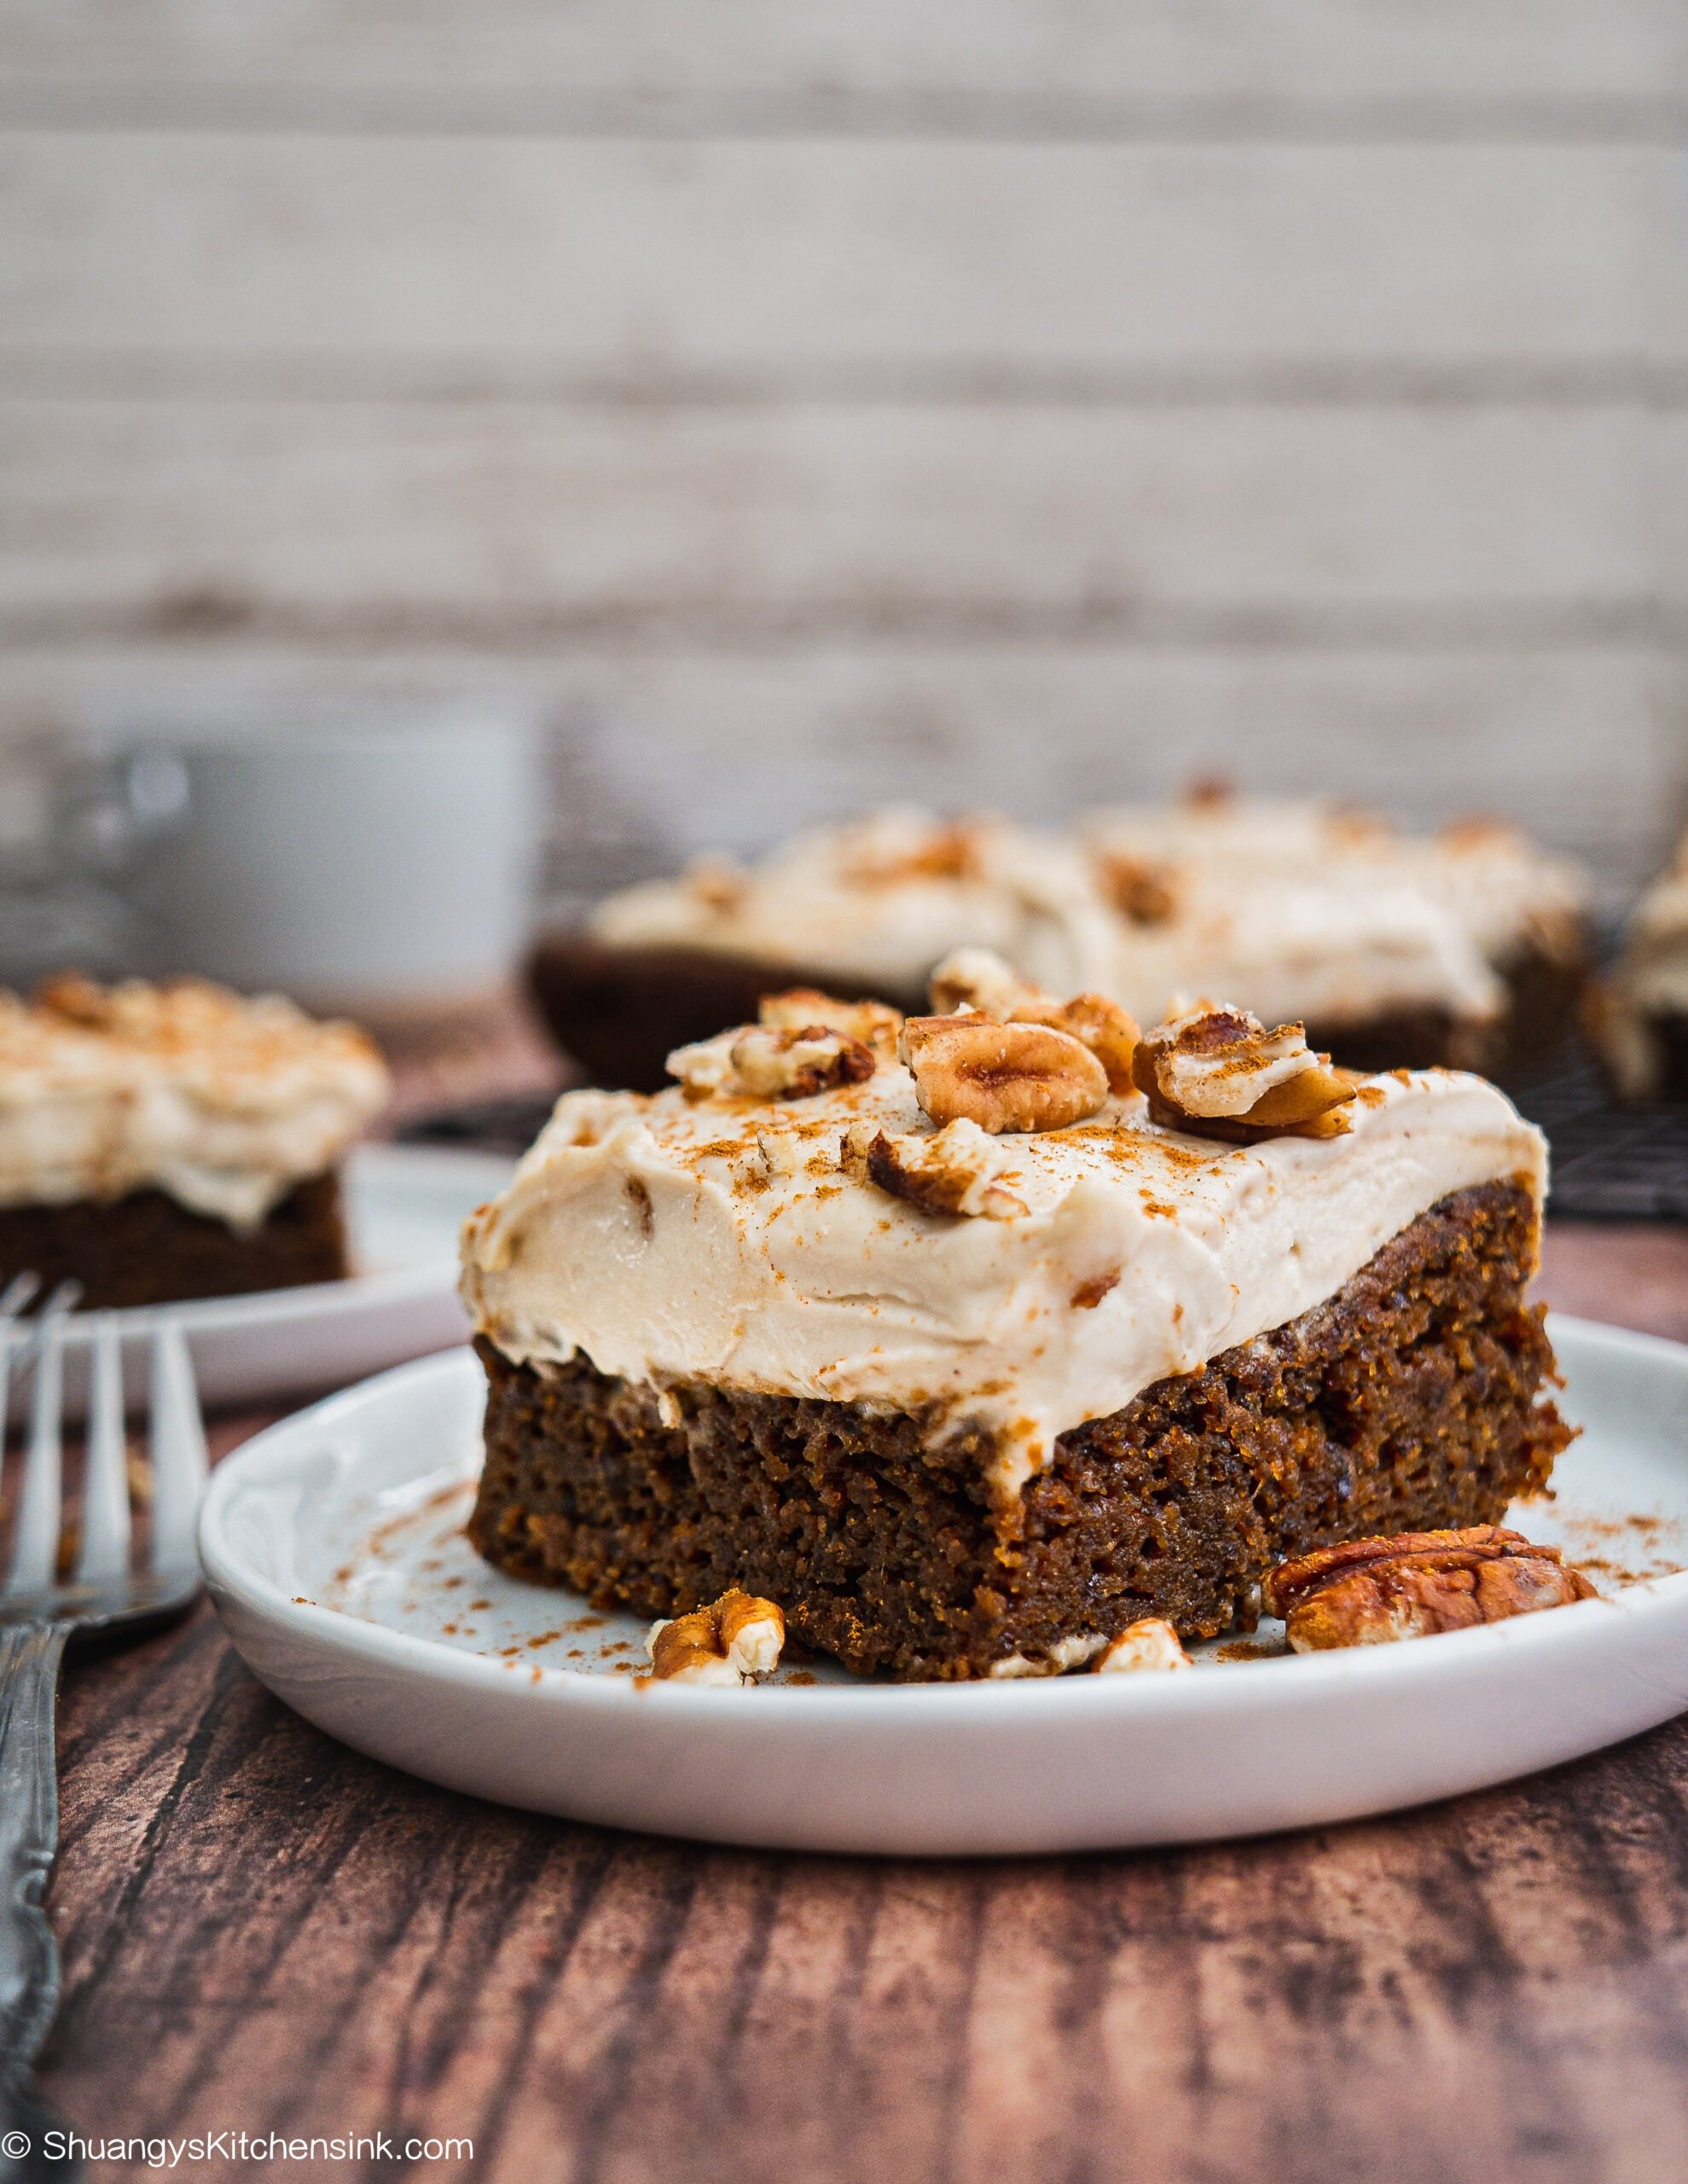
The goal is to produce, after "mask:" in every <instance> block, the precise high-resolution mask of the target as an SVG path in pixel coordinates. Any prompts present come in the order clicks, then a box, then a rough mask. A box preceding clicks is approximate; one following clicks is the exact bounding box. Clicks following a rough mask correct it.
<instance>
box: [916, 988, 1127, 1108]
mask: <svg viewBox="0 0 1688 2184" xmlns="http://www.w3.org/2000/svg"><path fill="white" fill-rule="evenodd" d="M900 1051H901V1053H902V1058H903V1060H905V1061H906V1062H907V1063H908V1066H909V1068H910V1070H912V1071H913V1072H914V1089H915V1091H916V1093H917V1094H918V1095H919V1101H920V1105H921V1106H922V1107H924V1108H925V1111H926V1112H927V1113H928V1114H929V1115H930V1116H931V1118H932V1120H933V1121H934V1122H935V1123H938V1124H944V1123H953V1122H960V1121H966V1122H972V1123H977V1124H978V1126H979V1128H980V1129H981V1130H989V1132H990V1134H991V1136H997V1135H998V1134H999V1133H1001V1132H1002V1131H1004V1130H1063V1129H1064V1128H1065V1127H1066V1125H1067V1124H1069V1123H1076V1122H1082V1121H1083V1119H1084V1118H1085V1117H1086V1116H1087V1115H1093V1114H1094V1113H1095V1112H1096V1110H1097V1109H1098V1108H1099V1107H1100V1106H1101V1105H1102V1103H1103V1101H1105V1099H1106V1098H1107V1096H1108V1076H1107V1072H1106V1071H1105V1069H1104V1068H1103V1066H1102V1065H1101V1063H1100V1062H1099V1061H1098V1060H1097V1059H1096V1057H1095V1055H1094V1054H1092V1053H1091V1051H1090V1049H1089V1048H1088V1047H1087V1046H1085V1045H1083V1044H1082V1042H1081V1041H1079V1040H1077V1039H1076V1038H1074V1037H1072V1035H1071V1033H1070V1032H1068V1031H1055V1030H1053V1029H1052V1028H1051V1027H1050V1026H1049V1025H1047V1024H998V1023H996V1022H995V1021H994V1020H993V1019H991V1018H989V1017H988V1016H979V1015H963V1016H911V1017H910V1018H909V1019H908V1022H907V1023H906V1024H905V1025H903V1027H902V1041H901V1043H900Z"/></svg>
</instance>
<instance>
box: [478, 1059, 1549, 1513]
mask: <svg viewBox="0 0 1688 2184" xmlns="http://www.w3.org/2000/svg"><path fill="white" fill-rule="evenodd" d="M867 1117H872V1118H876V1119H877V1120H878V1121H879V1123H880V1124H882V1125H883V1127H884V1128H885V1130H887V1131H889V1132H891V1133H909V1132H913V1133H918V1134H922V1135H924V1134H925V1133H927V1132H929V1131H930V1130H931V1124H930V1123H929V1122H928V1121H927V1120H926V1118H925V1116H924V1115H923V1114H922V1113H921V1112H920V1110H919V1107H918V1105H917V1103H916V1101H915V1097H914V1083H913V1080H912V1078H911V1077H910V1076H909V1074H908V1071H907V1070H905V1069H903V1068H902V1067H901V1066H897V1065H896V1064H891V1063H885V1064H882V1065H881V1066H880V1067H879V1070H878V1071H877V1072H876V1073H875V1074H874V1075H873V1077H871V1078H869V1079H868V1080H867V1082H866V1083H862V1084H860V1085H856V1086H853V1087H850V1088H847V1089H842V1090H838V1091H834V1092H830V1093H826V1094H822V1095H819V1096H817V1097H815V1098H810V1099H806V1100H794V1101H787V1102H777V1101H772V1102H770V1101H748V1100H743V1099H732V1098H723V1097H721V1096H718V1095H717V1096H713V1097H710V1098H706V1099H701V1100H695V1099H694V1100H688V1099H687V1098H686V1096H685V1095H683V1094H682V1092H681V1091H680V1090H679V1089H677V1088H676V1089H670V1090H668V1091H664V1092H661V1093H658V1094H656V1095H653V1096H650V1097H648V1098H647V1097H642V1096H641V1095H637V1094H633V1093H601V1092H576V1093H571V1094H568V1095H565V1097H564V1098H563V1099H562V1100H561V1101H560V1102H559V1104H558V1107H557V1109H556V1112H555V1113H554V1117H553V1118H552V1120H551V1122H550V1124H548V1127H547V1129H546V1130H545V1131H544V1132H543V1134H542V1136H541V1137H540V1138H539V1140H538V1141H537V1143H536V1144H535V1145H534V1147H532V1149H531V1152H530V1153H528V1154H527V1156H526V1158H525V1159H524V1160H523V1161H522V1163H521V1165H520V1167H519V1170H517V1173H516V1176H515V1178H514V1180H513V1182H512V1184H511V1186H510V1188H508V1190H507V1191H506V1192H505V1193H504V1194H503V1195H502V1197H501V1198H499V1199H496V1201H495V1202H494V1203H493V1204H491V1205H488V1206H484V1207H483V1208H482V1209H481V1210H480V1211H479V1212H478V1213H477V1214H476V1215H475V1216H474V1217H473V1218H472V1220H471V1221H470V1222H469V1223H468V1225H467V1229H466V1230H465V1233H464V1240H463V1293H464V1296H465V1298H466V1300H467V1304H468V1305H469V1309H470V1311H471V1313H472V1315H473V1318H474V1321H475V1323H476V1325H477V1327H478V1328H479V1330H480V1331H481V1332H482V1333H484V1334H485V1335H487V1336H488V1337H489V1338H490V1339H491V1341H492V1342H493V1343H494V1344H495V1345H496V1346H497V1347H498V1348H499V1349H500V1350H502V1351H503V1352H504V1353H505V1355H506V1356H509V1357H511V1358H513V1359H516V1360H518V1361H527V1362H546V1361H561V1360H565V1359H567V1358H570V1357H571V1356H575V1355H576V1354H577V1353H580V1354H583V1355H584V1356H586V1357H587V1358H588V1359H589V1360H590V1362H592V1363H593V1364H594V1365H595V1367H597V1368H598V1369H599V1370H600V1371H601V1372H604V1373H607V1374H617V1375H620V1376H623V1377H624V1378H627V1379H629V1380H636V1381H641V1382H648V1383H654V1384H655V1385H658V1386H659V1387H660V1386H663V1385H665V1384H672V1383H675V1382H682V1381H703V1382H708V1383H711V1384H712V1385H717V1386H722V1387H728V1388H733V1389H737V1390H753V1391H763V1392H769V1393H774V1394H779V1395H788V1396H808V1397H823V1398H828V1399H831V1400H834V1401H840V1402H848V1403H867V1404H869V1405H872V1406H874V1407H878V1408H883V1409H889V1410H895V1411H908V1410H925V1409H927V1408H928V1407H930V1409H931V1414H932V1415H933V1418H934V1420H935V1421H936V1422H935V1426H934V1430H935V1431H937V1432H943V1431H944V1430H947V1428H948V1426H961V1425H966V1424H977V1425H978V1426H982V1427H983V1428H985V1429H987V1430H988V1432H989V1434H990V1435H991V1436H992V1445H993V1446H994V1448H995V1451H996V1453H995V1456H994V1458H993V1460H992V1477H993V1479H994V1482H995V1486H996V1489H997V1490H998V1491H999V1492H1001V1493H1002V1494H1005V1495H1012V1493H1014V1492H1017V1491H1018V1487H1019V1485H1020V1484H1021V1483H1022V1482H1023V1480H1024V1478H1026V1477H1027V1476H1029V1475H1030V1472H1033V1471H1034V1470H1035V1469H1036V1467H1038V1466H1039V1465H1041V1463H1043V1462H1044V1461H1047V1457H1048V1455H1049V1452H1050V1449H1052V1447H1053V1443H1054V1441H1055V1438H1056V1437H1057V1436H1058V1435H1059V1434H1060V1433H1062V1432H1064V1431H1066V1430H1067V1429H1068V1428H1070V1427H1071V1426H1077V1425H1079V1424H1080V1423H1082V1421H1083V1420H1086V1419H1089V1418H1096V1417H1101V1416H1105V1415H1106V1414H1109V1413H1110V1412H1112V1411H1115V1410H1117V1409H1120V1408H1121V1406H1122V1405H1123V1404H1125V1403H1128V1402H1129V1401H1130V1400H1131V1399H1132V1397H1134V1396H1136V1395H1138V1394H1140V1392H1141V1391H1143V1389H1145V1388H1146V1387H1147V1386H1149V1385H1151V1383H1152V1382H1154V1381H1156V1380H1160V1379H1162V1378H1163V1376H1165V1375H1167V1374H1174V1373H1183V1372H1188V1371H1191V1370H1192V1369H1194V1368H1197V1367H1198V1366H1200V1365H1201V1364H1203V1363H1204V1362H1205V1361H1206V1360H1208V1359H1209V1358H1210V1357H1213V1356H1215V1355H1217V1354H1218V1353H1219V1352H1220V1351H1221V1350H1226V1349H1228V1348H1230V1347H1231V1346H1232V1345H1234V1344H1237V1343H1240V1342H1244V1341H1247V1340H1248V1339H1250V1338H1251V1337H1253V1336H1255V1335H1257V1334H1260V1333H1263V1332H1265V1331H1266V1330H1267V1329H1268V1328H1271V1327H1278V1326H1280V1325H1281V1324H1283V1322H1285V1321H1287V1320H1291V1319H1293V1318H1294V1317H1296V1315H1297V1314H1299V1313H1301V1312H1304V1311H1306V1310H1308V1309H1309V1308H1310V1307H1311V1306H1313V1305H1314V1304H1319V1303H1320V1302H1321V1301H1322V1300H1323V1299H1325V1298H1328V1297H1330V1296H1331V1295H1332V1294H1333V1293H1334V1292H1336V1291H1337V1289H1339V1288H1340V1287H1342V1285H1343V1283H1344V1282H1345V1281H1348V1280H1349V1277H1350V1276H1351V1275H1354V1274H1355V1273H1356V1272H1357V1271H1358V1270H1359V1269H1360V1267H1362V1266H1363V1265H1364V1264H1365V1263H1366V1260H1368V1259H1369V1258H1371V1257H1372V1254H1373V1252H1376V1251H1377V1250H1378V1247H1379V1246H1381V1245H1383V1243H1384V1242H1386V1241H1387V1240H1388V1239H1389V1237H1391V1236H1393V1235H1395V1234H1396V1233H1397V1232H1398V1231H1399V1230H1400V1229H1402V1228H1404V1227H1405V1226H1406V1225H1407V1223H1409V1222H1410V1221H1412V1220H1413V1219H1414V1218H1415V1217H1417V1216H1418V1214H1420V1213H1423V1212H1424V1211H1426V1209H1427V1208H1429V1207H1430V1206H1431V1205H1434V1204H1435V1203H1436V1201H1437V1199H1441V1198H1443V1197H1445V1196H1446V1195H1447V1194H1448V1193H1449V1192H1452V1191H1456V1190H1459V1189H1461V1188H1465V1186H1466V1185H1469V1184H1473V1183H1481V1182H1488V1181H1491V1180H1493V1179H1495V1178H1499V1177H1507V1178H1510V1177H1517V1178H1519V1179H1520V1180H1521V1181H1523V1182H1526V1183H1527V1184H1528V1188H1530V1189H1531V1190H1532V1191H1533V1192H1534V1194H1536V1196H1537V1198H1538V1199H1540V1194H1541V1193H1542V1191H1543V1189H1544V1187H1545V1181H1546V1146H1545V1142H1544V1141H1543V1139H1542V1138H1541V1136H1540V1133H1539V1132H1538V1131H1536V1130H1534V1129H1533V1128H1532V1127H1531V1126H1530V1125H1529V1124H1528V1123H1526V1122H1524V1121H1523V1119H1522V1118H1521V1117H1520V1116H1519V1115H1518V1114H1517V1111H1516V1110H1515V1109H1514V1108H1513V1107H1512V1106H1511V1103H1510V1102H1509V1101H1507V1100H1506V1099H1505V1096H1504V1095H1502V1094H1501V1093H1499V1092H1498V1091H1496V1090H1495V1089H1494V1087H1493V1086H1492V1085H1489V1084H1488V1083H1484V1082H1483V1081H1482V1079H1480V1078H1478V1077H1470V1076H1466V1075H1464V1074H1460V1073H1455V1072H1443V1071H1436V1070H1430V1071H1424V1072H1417V1073H1412V1074H1408V1073H1406V1072H1397V1073H1394V1074H1391V1075H1389V1076H1384V1077H1374V1078H1371V1079H1369V1080H1367V1081H1366V1083H1365V1084H1364V1085H1363V1086H1362V1087H1361V1088H1360V1091H1359V1093H1358V1095H1357V1098H1356V1102H1355V1107H1354V1128H1353V1130H1352V1131H1351V1132H1350V1133H1349V1134H1348V1135H1346V1136H1341V1137H1337V1138H1332V1139H1329V1140H1325V1141H1317V1142H1315V1141H1311V1140H1308V1139H1303V1138H1295V1137H1284V1138H1279V1139H1276V1140H1274V1141H1271V1142H1268V1143H1265V1144H1260V1145H1255V1146H1250V1147H1241V1146H1233V1145H1226V1144H1221V1143H1219V1142H1216V1141H1214V1140H1211V1139H1208V1138H1203V1137H1197V1136H1187V1135H1185V1134H1183V1133H1181V1132H1175V1131H1171V1130H1164V1129H1162V1128H1160V1127H1158V1126H1157V1124H1153V1123H1151V1121H1150V1120H1149V1118H1148V1116H1147V1112H1146V1102H1145V1101H1144V1100H1143V1099H1142V1097H1141V1096H1140V1095H1138V1094H1131V1095H1128V1096H1127V1097H1125V1098H1123V1099H1118V1100H1112V1101H1109V1103H1108V1105H1107V1106H1106V1107H1105V1108H1104V1109H1103V1111H1102V1112H1100V1113H1099V1115H1097V1116H1096V1117H1095V1118H1093V1119H1092V1120H1090V1121H1088V1122H1086V1123H1083V1124H1078V1125H1076V1126H1075V1127H1073V1128H1070V1129H1067V1130H1051V1131H1046V1132H1043V1133H1041V1134H1038V1135H1031V1136H1018V1137H1009V1138H1001V1139H998V1140H996V1141H995V1145H996V1146H997V1147H1000V1148H1001V1149H1002V1150H1003V1151H1005V1152H1006V1153H1008V1154H1009V1155H1010V1156H1011V1157H1010V1159H1009V1162H1008V1165H1007V1167H1006V1170H1004V1171H1003V1172H1002V1174H1001V1176H998V1177H997V1178H996V1180H997V1181H998V1182H1000V1183H1001V1184H1002V1185H1003V1186H1005V1187H1006V1189H1008V1190H1009V1191H1011V1192H1012V1194H1014V1196H1015V1198H1017V1199H1018V1200H1019V1201H1020V1202H1021V1203H1022V1205H1024V1212H1023V1213H1022V1214H1020V1215H1018V1216H1017V1217H1012V1218H1006V1219H1001V1218H995V1219H993V1218H983V1217H981V1218H972V1217H965V1216H957V1215H946V1214H931V1213H926V1212H922V1211H919V1210H918V1209H917V1208H915V1207H914V1206H913V1205H910V1204H908V1203H907V1202H906V1201H905V1200H903V1199H900V1198H896V1197H892V1196H890V1195H888V1194H886V1193H885V1191H883V1190H881V1189H879V1188H878V1187H877V1186H875V1185H874V1184H873V1183H870V1182H857V1181H853V1180H851V1179H850V1177H849V1176H846V1175H845V1174H844V1173H843V1172H841V1170H840V1167H839V1147H840V1142H841V1140H842V1138H843V1136H844V1131H845V1130H846V1128H847V1127H848V1126H849V1125H850V1124H852V1123H854V1122H856V1121H859V1120H861V1119H863V1118H867Z"/></svg>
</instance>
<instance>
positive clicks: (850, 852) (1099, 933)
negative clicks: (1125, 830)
mask: <svg viewBox="0 0 1688 2184" xmlns="http://www.w3.org/2000/svg"><path fill="white" fill-rule="evenodd" d="M1112 925H1113V921H1112V919H1111V915H1110V914H1109V912H1108V910H1107V908H1106V905H1105V903H1102V902H1101V900H1100V899H1099V897H1097V895H1096V893H1095V891H1094V889H1093V886H1091V885H1090V883H1089V881H1088V876H1087V874H1086V872H1085V868H1084V864H1083V860H1082V858H1080V857H1077V856H1076V854H1075V852H1074V851H1073V848H1072V846H1071V845H1070V844H1069V843H1066V842H1064V841H1063V840H1061V839H1059V837H1056V836H1053V835H1043V834H1035V833H1032V832H1030V831H1029V830H1027V829H1024V828H1015V827H1012V826H1009V825H1008V824H1006V822H1003V821H1001V820H999V819H989V818H979V819H966V820H960V821H955V822H944V821H940V820H937V819H935V818H933V817H932V816H931V815H930V814H929V813H926V812H925V811H921V810H917V809H915V808H914V807H912V806H903V805H897V806H894V807H890V808H888V809H886V810H881V811H876V812H873V813H870V814H869V815H868V816H867V817H865V818H861V819H857V820H852V821H850V822H848V823H846V824H844V825H842V826H837V827H823V828H812V829H809V830H808V831H806V832H804V833H802V834H796V835H793V836H792V838H791V839H789V840H788V841H786V842H785V843H783V844H782V845H780V847H779V848H778V849H777V850H775V851H773V852H772V854H771V855H769V857H766V858H765V859H764V860H763V862H762V863H759V864H757V865H754V866H743V865H738V864H734V863H728V862H726V861H724V860H720V859H714V860H709V861H707V862H705V863H701V864H699V865H696V866H694V867H693V868H692V870H691V871H689V872H688V873H686V874H682V876H681V877H680V878H679V879H677V880H649V881H646V882H644V883H642V884H641V885H640V886H636V887H629V888H627V889H625V890H624V891H623V892H621V893H619V894H616V895H612V896H610V897H607V898H606V900H605V901H604V902H602V903H600V904H599V905H598V907H597V909H596V910H595V912H594V914H593V915H592V918H591V920H590V921H589V930H590V931H591V932H592V933H593V935H594V937H595V938H597V939H600V940H602V941H606V942H608V943H610V944H612V945H615V946H620V947H673V946H679V947H692V948H703V949H706V950H709V951H710V952H711V953H712V954H716V955H722V956H737V957H740V958H744V959H745V960H748V961H753V962H763V963H786V964H792V965H795V966H799V967H802V968H803V970H804V971H805V972H807V973H810V974H812V975H814V976H817V977H825V978H829V979H833V980H834V981H836V982H838V983H839V984H856V985H866V986H871V987H873V988H874V989H875V990H879V991H883V992H885V993H888V994H896V995H898V996H913V995H914V994H917V993H918V992H919V990H921V988H922V987H923V986H924V985H925V979H926V974H927V973H928V972H929V971H930V970H931V967H932V966H933V964H935V963H937V961H940V960H941V959H942V958H943V956H947V955H948V954H949V953H950V952H951V950H954V949H956V948H960V947H963V946H966V945H967V944H976V945H977V946H980V947H984V948H990V949H994V950H995V951H996V952H997V954H999V955H1001V956H1005V957H1006V959H1007V960H1008V961H1010V962H1012V964H1013V965H1014V967H1015V968H1016V969H1017V970H1018V971H1019V972H1020V973H1022V974H1023V975H1024V976H1025V977H1027V978H1035V979H1038V980H1039V981H1040V982H1041V983H1043V984H1045V985H1052V986H1059V987H1060V988H1062V989H1063V990H1067V989H1070V988H1072V987H1076V986H1082V985H1092V984H1094V983H1095V981H1096V979H1098V978H1099V976H1101V975H1102V974H1103V973H1104V972H1105V968H1106V966H1107V961H1108V951H1109V949H1110V946H1111V938H1112Z"/></svg>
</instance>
